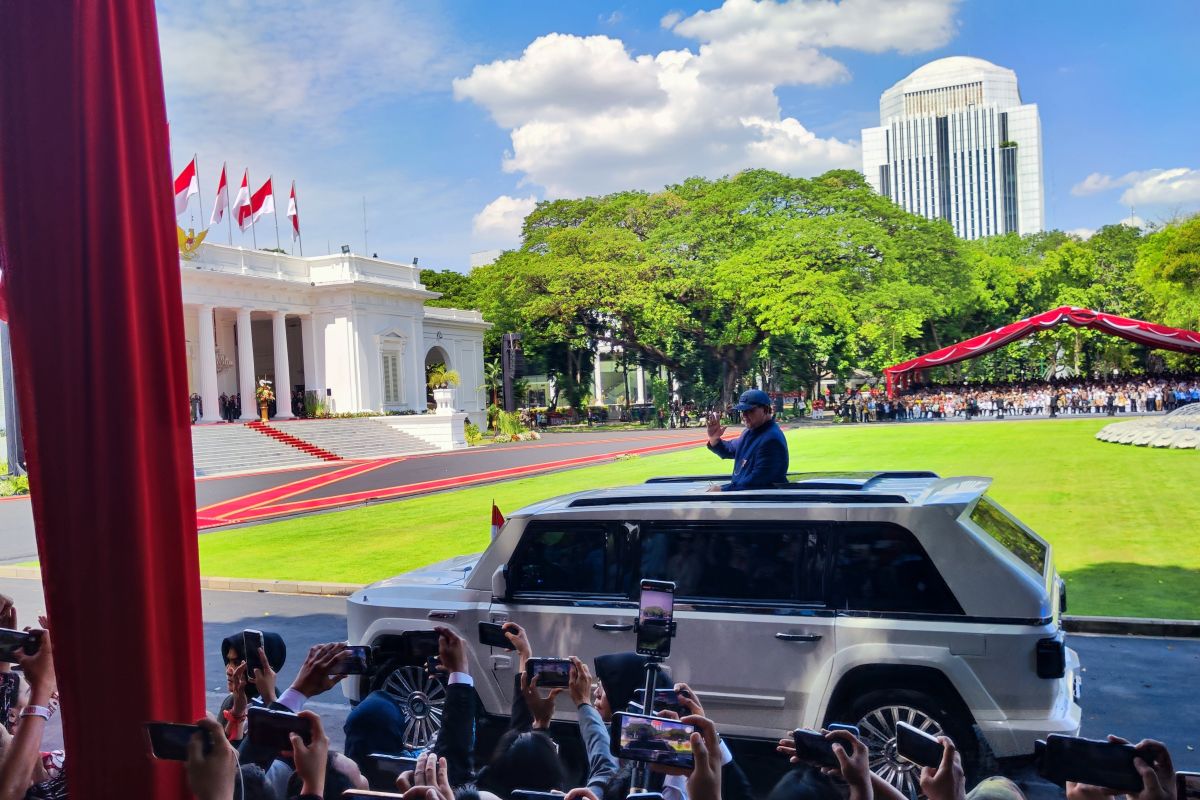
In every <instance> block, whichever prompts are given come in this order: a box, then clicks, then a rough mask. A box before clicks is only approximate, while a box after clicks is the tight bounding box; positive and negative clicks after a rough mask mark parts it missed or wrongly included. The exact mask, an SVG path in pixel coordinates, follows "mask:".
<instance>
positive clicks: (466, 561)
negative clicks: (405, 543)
mask: <svg viewBox="0 0 1200 800" xmlns="http://www.w3.org/2000/svg"><path fill="white" fill-rule="evenodd" d="M480 555H482V554H481V553H474V554H472V555H469V556H456V557H454V558H451V559H448V560H446V561H439V562H438V563H436V564H430V565H429V566H426V567H421V568H420V569H414V570H413V571H412V572H406V573H404V574H403V575H397V576H396V577H394V578H388V579H387V580H382V581H379V582H378V583H373V584H371V585H370V587H368V588H380V587H384V586H462V585H463V584H464V583H465V582H466V579H467V576H469V575H470V574H471V570H473V569H474V568H475V565H476V564H477V563H479V557H480Z"/></svg>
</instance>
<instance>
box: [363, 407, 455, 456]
mask: <svg viewBox="0 0 1200 800" xmlns="http://www.w3.org/2000/svg"><path fill="white" fill-rule="evenodd" d="M371 419H374V420H376V421H378V422H382V423H384V424H385V425H390V426H391V427H393V428H395V429H396V430H398V431H404V432H405V433H408V434H411V435H413V436H416V437H417V438H418V439H421V440H423V441H426V442H429V444H431V445H433V446H434V447H436V448H437V449H439V450H461V449H463V448H465V447H466V446H467V438H466V431H465V429H464V424H465V423H466V420H467V415H466V414H411V415H410V414H405V415H402V416H393V417H372V418H371Z"/></svg>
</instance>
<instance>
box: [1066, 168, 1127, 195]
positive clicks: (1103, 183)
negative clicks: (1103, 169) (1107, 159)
mask: <svg viewBox="0 0 1200 800" xmlns="http://www.w3.org/2000/svg"><path fill="white" fill-rule="evenodd" d="M1120 185H1121V184H1120V182H1119V181H1116V180H1114V179H1113V177H1112V176H1111V175H1101V174H1100V173H1099V172H1093V173H1092V174H1091V175H1088V176H1087V177H1086V178H1084V179H1083V180H1082V181H1080V182H1079V183H1077V184H1075V185H1074V186H1072V187H1071V194H1073V195H1075V196H1076V197H1085V196H1087V195H1089V194H1098V193H1099V192H1107V191H1108V190H1109V189H1112V188H1114V187H1116V186H1120Z"/></svg>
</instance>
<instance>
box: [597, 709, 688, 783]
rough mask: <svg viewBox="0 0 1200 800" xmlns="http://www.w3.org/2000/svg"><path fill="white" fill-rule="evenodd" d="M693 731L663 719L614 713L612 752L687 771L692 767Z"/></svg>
mask: <svg viewBox="0 0 1200 800" xmlns="http://www.w3.org/2000/svg"><path fill="white" fill-rule="evenodd" d="M694 730H696V729H695V728H694V727H692V726H691V725H685V724H684V723H682V722H679V721H677V720H673V719H667V718H666V717H649V716H646V715H644V714H625V713H616V714H613V719H612V731H611V738H612V753H613V755H615V756H616V757H617V758H623V759H626V760H629V761H640V762H642V763H645V764H660V765H662V766H668V767H678V768H680V769H686V770H690V769H692V768H693V767H694V766H695V760H694V759H693V757H692V732H693V731H694Z"/></svg>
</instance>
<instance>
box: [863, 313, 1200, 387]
mask: <svg viewBox="0 0 1200 800" xmlns="http://www.w3.org/2000/svg"><path fill="white" fill-rule="evenodd" d="M1064 322H1065V323H1066V324H1068V325H1071V326H1073V327H1076V328H1093V329H1095V330H1098V331H1103V332H1104V333H1107V334H1111V335H1113V336H1120V337H1121V338H1122V339H1128V340H1129V341H1131V342H1136V343H1137V344H1143V345H1145V346H1146V347H1156V348H1159V349H1162V350H1175V351H1177V352H1180V353H1198V354H1200V332H1197V331H1187V330H1182V329H1180V328H1168V327H1167V326H1166V325H1155V324H1154V323H1153V322H1143V321H1142V320H1140V319H1129V318H1128V317H1118V316H1116V315H1115V314H1105V313H1103V312H1101V311H1092V310H1091V309H1088V308H1076V307H1074V306H1060V307H1059V308H1056V309H1054V310H1053V311H1045V312H1043V313H1041V314H1036V315H1034V316H1032V317H1026V318H1025V319H1022V320H1017V321H1016V322H1012V323H1010V324H1008V325H1005V326H1003V327H1000V328H996V330H994V331H988V332H987V333H984V334H981V335H979V336H976V337H974V338H973V339H967V340H966V341H965V342H959V343H958V344H952V345H950V346H948V347H943V348H942V349H941V350H934V351H933V352H932V353H926V354H925V355H923V356H917V357H916V358H911V359H909V360H908V361H905V362H902V363H900V364H894V365H892V366H890V367H888V368H887V369H885V370H884V371H883V372H884V374H885V375H886V376H887V393H888V397H891V396H892V393H893V391H894V390H895V389H896V388H897V386H899V387H901V388H903V387H904V386H907V385H908V384H909V382H910V381H911V379H912V375H913V373H914V372H916V371H917V370H922V369H929V368H930V367H941V366H945V365H946V364H954V363H956V362H958V361H966V360H967V359H970V358H975V357H976V356H981V355H983V354H984V353H990V352H991V351H993V350H996V349H998V348H1001V347H1004V346H1005V345H1007V344H1011V343H1012V342H1015V341H1017V340H1018V339H1023V338H1025V337H1026V336H1028V335H1030V334H1031V333H1037V332H1038V331H1044V330H1048V329H1050V328H1053V327H1055V326H1056V325H1061V324H1062V323H1064Z"/></svg>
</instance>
